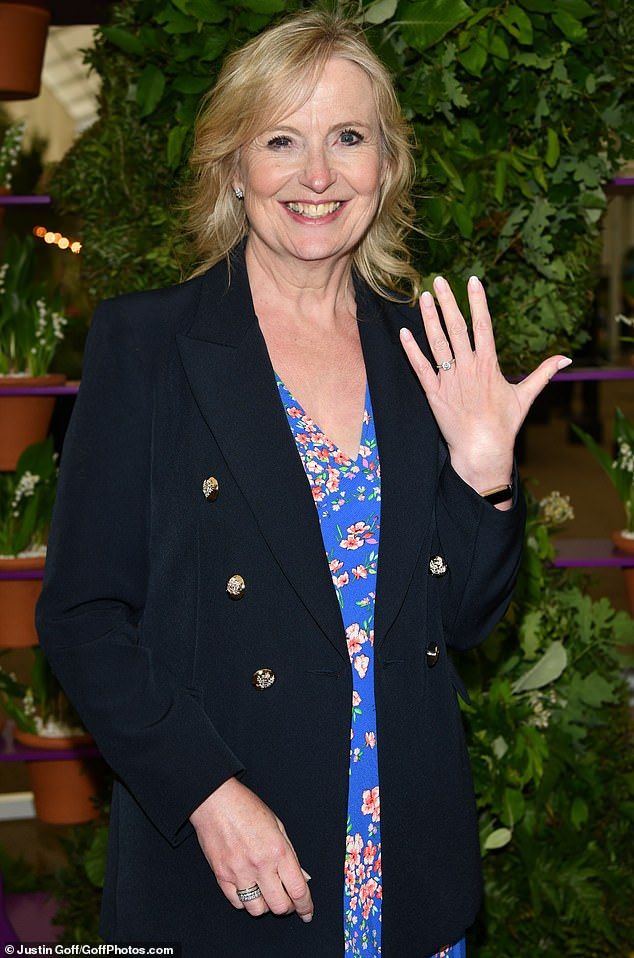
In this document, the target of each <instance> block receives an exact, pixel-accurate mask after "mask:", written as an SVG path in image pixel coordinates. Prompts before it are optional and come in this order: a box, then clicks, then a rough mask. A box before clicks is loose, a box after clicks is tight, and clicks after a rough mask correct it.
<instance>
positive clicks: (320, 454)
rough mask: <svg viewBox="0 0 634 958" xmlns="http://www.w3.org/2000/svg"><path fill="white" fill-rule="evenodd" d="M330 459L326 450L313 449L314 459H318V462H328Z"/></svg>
mask: <svg viewBox="0 0 634 958" xmlns="http://www.w3.org/2000/svg"><path fill="white" fill-rule="evenodd" d="M329 458H330V453H329V452H328V450H327V449H315V459H319V461H320V462H328V459H329Z"/></svg>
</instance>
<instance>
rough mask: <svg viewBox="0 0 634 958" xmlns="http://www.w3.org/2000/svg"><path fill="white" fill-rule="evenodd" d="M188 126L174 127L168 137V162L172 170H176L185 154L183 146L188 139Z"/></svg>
mask: <svg viewBox="0 0 634 958" xmlns="http://www.w3.org/2000/svg"><path fill="white" fill-rule="evenodd" d="M187 133H188V129H187V127H186V126H180V125H179V126H173V127H172V129H171V130H170V131H169V135H168V137H167V162H168V164H169V167H170V169H171V170H174V169H176V167H177V166H178V164H179V163H180V160H181V156H182V154H183V144H184V142H185V138H186V137H187Z"/></svg>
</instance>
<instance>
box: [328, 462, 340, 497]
mask: <svg viewBox="0 0 634 958" xmlns="http://www.w3.org/2000/svg"><path fill="white" fill-rule="evenodd" d="M326 489H327V490H328V492H337V490H338V489H339V470H338V469H331V468H330V466H328V480H327V482H326Z"/></svg>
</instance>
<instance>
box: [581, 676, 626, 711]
mask: <svg viewBox="0 0 634 958" xmlns="http://www.w3.org/2000/svg"><path fill="white" fill-rule="evenodd" d="M575 691H576V692H577V694H578V695H579V698H580V699H581V700H582V701H583V702H585V703H586V705H590V706H591V707H592V708H599V707H600V706H601V705H604V704H605V703H606V702H615V701H616V700H617V694H616V690H615V688H614V682H609V681H608V679H605V678H604V677H603V676H602V675H600V674H599V673H598V672H592V673H591V674H590V675H586V676H585V677H584V678H583V679H580V680H579V681H578V682H577V683H576V685H575Z"/></svg>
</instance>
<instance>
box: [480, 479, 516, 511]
mask: <svg viewBox="0 0 634 958" xmlns="http://www.w3.org/2000/svg"><path fill="white" fill-rule="evenodd" d="M481 496H482V498H483V499H486V501H487V502H490V503H491V505H492V506H497V505H499V504H500V503H501V502H508V501H509V499H512V498H513V483H512V482H507V483H505V484H504V485H503V486H496V487H495V489H489V490H488V492H482V493H481Z"/></svg>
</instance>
